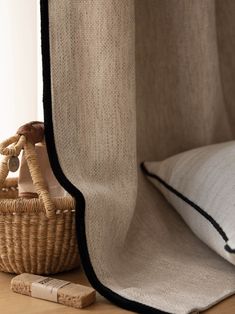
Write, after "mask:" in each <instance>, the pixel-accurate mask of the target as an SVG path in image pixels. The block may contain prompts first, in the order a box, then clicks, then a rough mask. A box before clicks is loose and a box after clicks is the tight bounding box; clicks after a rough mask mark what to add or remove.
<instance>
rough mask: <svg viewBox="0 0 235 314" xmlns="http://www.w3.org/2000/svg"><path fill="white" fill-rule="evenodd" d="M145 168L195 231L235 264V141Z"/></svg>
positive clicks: (144, 164) (148, 163)
mask: <svg viewBox="0 0 235 314" xmlns="http://www.w3.org/2000/svg"><path fill="white" fill-rule="evenodd" d="M142 170H143V171H144V173H145V174H146V175H147V176H148V178H149V179H150V181H151V182H152V183H153V184H154V185H155V186H156V187H157V188H158V189H159V190H160V191H161V192H162V194H163V195H164V196H165V198H166V199H167V200H168V201H169V203H170V204H172V205H173V207H174V208H175V209H176V210H177V211H178V213H179V214H180V215H181V217H182V218H183V219H184V220H185V222H186V223H187V224H188V226H189V227H190V228H191V229H192V231H193V232H194V233H195V234H196V235H197V236H198V237H199V238H200V239H201V240H202V241H204V242H205V243H206V244H207V245H208V246H209V247H210V248H212V249H213V250H215V251H216V252H217V253H218V254H220V255H221V256H222V257H224V258H225V259H227V260H228V261H229V262H231V263H232V264H235V141H231V142H227V143H221V144H214V145H209V146H205V147H200V148H197V149H193V150H190V151H186V152H184V153H180V154H178V155H175V156H173V157H170V158H168V159H166V160H163V161H154V162H144V163H142Z"/></svg>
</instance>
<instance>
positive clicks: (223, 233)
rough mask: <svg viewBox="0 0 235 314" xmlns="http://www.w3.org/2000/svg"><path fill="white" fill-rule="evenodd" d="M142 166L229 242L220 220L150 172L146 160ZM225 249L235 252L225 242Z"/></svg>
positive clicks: (150, 175)
mask: <svg viewBox="0 0 235 314" xmlns="http://www.w3.org/2000/svg"><path fill="white" fill-rule="evenodd" d="M140 168H141V170H142V171H143V173H144V174H145V175H146V176H148V177H151V178H153V179H155V180H157V181H158V182H159V183H160V184H162V185H163V186H164V187H165V188H166V189H168V190H169V191H170V192H172V193H173V194H175V195H176V196H178V197H179V198H180V199H181V200H182V201H184V202H185V203H187V204H188V205H190V206H191V207H192V208H194V209H195V210H196V211H197V212H198V213H200V214H201V215H202V216H203V217H204V218H206V219H207V220H208V221H209V222H210V223H211V224H212V226H213V227H214V228H215V229H216V231H218V233H219V235H220V236H221V237H222V238H223V240H224V241H225V242H228V241H229V239H228V236H227V234H226V233H225V231H224V230H223V229H222V227H221V226H220V225H219V224H218V222H216V221H215V220H214V218H213V217H212V216H210V215H209V214H208V213H207V212H206V211H205V210H204V209H202V208H201V207H200V206H198V205H197V204H195V203H194V202H192V201H191V200H190V199H188V198H187V197H186V196H184V195H183V194H182V193H180V192H179V191H177V190H176V189H174V188H173V187H172V186H171V185H169V184H168V183H167V182H165V181H164V180H163V179H162V178H160V177H159V176H158V175H156V174H155V173H152V172H150V171H149V170H148V169H147V168H146V166H145V164H144V162H142V163H141V164H140ZM224 249H225V250H226V251H227V252H229V253H235V250H233V249H231V248H230V246H229V245H228V244H225V246H224Z"/></svg>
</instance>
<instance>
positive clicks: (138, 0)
mask: <svg viewBox="0 0 235 314" xmlns="http://www.w3.org/2000/svg"><path fill="white" fill-rule="evenodd" d="M41 5H42V44H43V59H44V61H43V62H44V111H45V123H46V139H47V145H48V149H49V155H50V160H51V164H52V168H53V170H54V172H55V175H56V176H57V178H58V180H59V181H60V182H61V184H62V185H63V186H64V187H65V188H66V189H67V190H68V191H69V192H70V193H72V194H73V195H74V196H75V197H76V201H77V234H78V242H79V248H80V253H81V257H82V261H83V265H84V268H85V271H86V273H87V276H88V278H89V280H90V281H91V283H92V284H93V286H94V287H95V288H96V289H97V290H98V291H99V292H100V293H102V294H103V295H104V296H105V297H107V298H108V299H110V300H111V301H113V302H115V303H116V304H118V305H120V306H122V307H124V308H127V309H130V310H134V311H137V312H140V313H164V312H165V313H182V314H183V313H184V314H186V313H190V312H192V311H195V310H202V309H206V308H208V307H209V306H211V305H213V304H215V303H216V302H218V301H220V300H222V299H223V298H225V297H227V296H228V295H231V294H233V293H234V291H235V279H234V278H235V277H234V274H235V269H234V267H233V266H232V265H230V264H228V263H227V262H226V261H224V260H223V259H222V258H221V257H219V256H218V255H216V253H214V252H212V251H211V250H210V249H209V248H208V247H207V246H206V245H204V244H203V243H202V242H201V241H200V240H199V239H197V238H196V237H195V236H194V235H193V233H192V232H191V231H190V230H189V228H188V227H187V226H186V225H185V224H184V222H183V221H182V220H181V218H180V217H179V215H178V214H177V213H176V212H175V211H174V210H173V209H172V208H171V206H170V205H169V204H168V203H167V202H166V201H165V200H164V199H163V197H162V196H161V195H160V194H159V192H157V191H156V190H155V189H154V188H153V187H152V186H151V184H150V183H149V182H147V180H146V179H145V178H144V176H143V174H142V173H141V172H140V167H139V164H140V162H141V161H143V160H160V159H163V158H165V157H168V156H170V155H173V154H175V153H178V152H181V151H184V150H187V149H190V148H193V147H198V146H202V145H205V144H210V143H216V142H221V141H227V140H231V139H232V138H233V137H234V125H233V117H234V115H235V107H234V106H233V99H234V96H235V95H233V94H234V90H233V87H232V82H233V81H232V78H233V75H234V73H235V72H234V70H235V69H234V67H233V64H234V57H233V55H232V51H233V50H234V49H233V48H234V46H235V42H234V40H233V37H234V36H233V30H232V28H233V27H232V26H233V24H234V20H233V17H234V15H235V10H234V4H233V2H232V1H227V0H226V1H223V2H222V1H218V2H217V1H214V0H180V1H178V0H171V1H170V0H169V1H167V0H166V1H161V0H135V1H134V0H128V1H126V0H108V1H107V0H99V1H92V0H87V1H83V0H78V1H72V0H71V1H63V0H50V1H44V0H42V1H41ZM233 29H234V28H233ZM226 34H229V36H227V35H226ZM85 203H86V204H85Z"/></svg>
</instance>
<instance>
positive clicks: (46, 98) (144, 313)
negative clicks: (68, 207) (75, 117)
mask: <svg viewBox="0 0 235 314" xmlns="http://www.w3.org/2000/svg"><path fill="white" fill-rule="evenodd" d="M40 6H41V43H42V64H43V107H44V123H45V139H46V144H47V149H48V155H49V160H50V164H51V167H52V170H53V172H54V174H55V177H56V178H57V180H58V181H59V182H60V184H61V185H62V186H63V187H64V188H65V189H66V190H67V191H68V192H69V193H70V194H71V195H73V196H74V197H75V199H76V232H77V238H78V239H79V241H78V249H79V252H80V257H81V261H82V264H83V268H84V271H85V273H86V275H87V278H88V280H89V281H90V283H91V285H92V286H93V287H94V288H95V289H96V290H97V291H98V292H99V293H100V294H101V295H103V296H104V297H105V298H107V299H108V300H109V301H111V302H112V303H114V304H116V305H118V306H120V307H122V308H124V309H126V310H129V311H135V312H138V313H141V314H170V313H167V312H164V311H161V310H158V309H155V308H153V307H150V306H147V305H144V304H142V303H139V302H136V301H131V300H128V299H126V298H124V297H122V296H120V295H118V294H117V293H115V292H113V291H112V290H110V289H109V288H107V287H105V286H104V285H103V284H102V283H101V282H100V281H99V279H98V278H97V276H96V274H95V271H94V269H93V266H92V264H91V260H90V257H89V252H88V247H87V240H86V230H85V198H84V196H83V194H82V193H81V192H80V191H79V190H78V189H77V188H76V187H75V186H74V185H73V184H72V183H71V182H70V181H69V180H68V179H67V177H66V176H65V174H64V173H63V170H62V168H61V166H60V163H59V158H58V155H57V151H56V145H55V139H54V131H53V118H52V97H51V70H50V39H49V12H48V11H49V8H48V0H40Z"/></svg>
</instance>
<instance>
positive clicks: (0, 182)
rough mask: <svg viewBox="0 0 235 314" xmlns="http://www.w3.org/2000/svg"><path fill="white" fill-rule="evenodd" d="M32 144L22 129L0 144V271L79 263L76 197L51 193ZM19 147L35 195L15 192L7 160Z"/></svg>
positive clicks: (46, 270) (44, 270) (41, 270)
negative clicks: (27, 167)
mask: <svg viewBox="0 0 235 314" xmlns="http://www.w3.org/2000/svg"><path fill="white" fill-rule="evenodd" d="M34 144H35V143H32V142H30V141H29V140H27V136H26V135H21V134H17V135H15V136H14V137H12V138H10V139H8V140H6V141H4V142H3V143H2V144H0V153H1V154H3V155H5V156H4V157H3V159H2V162H1V163H0V271H4V272H9V273H16V274H20V273H34V274H54V273H58V272H62V271H67V270H71V269H73V268H76V267H78V266H79V264H80V259H79V254H78V249H77V238H76V227H75V202H74V199H73V198H72V197H70V196H69V197H63V198H54V199H51V198H50V195H49V193H48V191H47V187H46V185H45V182H44V179H43V177H42V175H41V171H40V168H39V165H38V162H37V156H36V152H35V146H34ZM8 145H11V146H10V147H9V148H8V147H7V146H8ZM23 148H24V152H25V157H26V160H27V163H28V166H29V170H30V174H31V176H32V180H33V183H34V186H35V189H36V191H37V194H38V198H30V199H26V198H19V197H18V187H17V186H18V179H17V178H7V175H8V172H9V170H8V166H7V161H8V160H9V158H11V156H17V155H19V153H20V151H21V149H23Z"/></svg>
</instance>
